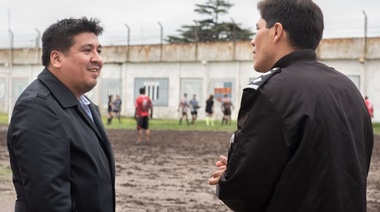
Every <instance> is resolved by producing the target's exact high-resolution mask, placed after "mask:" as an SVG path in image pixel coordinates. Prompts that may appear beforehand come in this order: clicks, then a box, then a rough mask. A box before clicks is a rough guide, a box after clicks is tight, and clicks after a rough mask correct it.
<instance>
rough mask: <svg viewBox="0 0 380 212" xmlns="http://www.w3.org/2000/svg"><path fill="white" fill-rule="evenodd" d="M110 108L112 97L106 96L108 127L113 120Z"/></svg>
mask: <svg viewBox="0 0 380 212" xmlns="http://www.w3.org/2000/svg"><path fill="white" fill-rule="evenodd" d="M112 106H113V96H112V95H108V103H107V112H108V118H107V124H108V125H110V124H111V123H112V118H113V113H112Z"/></svg>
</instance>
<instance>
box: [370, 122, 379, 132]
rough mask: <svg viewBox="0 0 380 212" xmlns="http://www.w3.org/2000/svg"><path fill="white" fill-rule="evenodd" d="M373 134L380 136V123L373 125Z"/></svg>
mask: <svg viewBox="0 0 380 212" xmlns="http://www.w3.org/2000/svg"><path fill="white" fill-rule="evenodd" d="M372 126H373V133H374V134H380V123H373V125H372Z"/></svg>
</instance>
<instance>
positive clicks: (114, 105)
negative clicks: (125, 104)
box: [112, 95, 122, 123]
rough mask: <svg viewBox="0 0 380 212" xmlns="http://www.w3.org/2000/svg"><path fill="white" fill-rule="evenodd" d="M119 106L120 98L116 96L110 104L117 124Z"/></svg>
mask: <svg viewBox="0 0 380 212" xmlns="http://www.w3.org/2000/svg"><path fill="white" fill-rule="evenodd" d="M121 104H122V101H121V99H120V96H119V95H116V98H115V100H114V101H113V102H112V112H113V114H114V115H115V117H116V118H117V119H118V120H119V123H120V122H121V120H120V111H121Z"/></svg>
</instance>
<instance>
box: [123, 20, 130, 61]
mask: <svg viewBox="0 0 380 212" xmlns="http://www.w3.org/2000/svg"><path fill="white" fill-rule="evenodd" d="M124 25H125V27H127V29H128V37H127V47H128V49H127V62H128V61H129V41H130V35H131V34H130V32H131V30H130V29H129V26H128V24H124Z"/></svg>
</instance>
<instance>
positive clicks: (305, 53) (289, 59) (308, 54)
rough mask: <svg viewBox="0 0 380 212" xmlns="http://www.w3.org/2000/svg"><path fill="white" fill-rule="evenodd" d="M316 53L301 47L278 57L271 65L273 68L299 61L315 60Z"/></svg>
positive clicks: (283, 66)
mask: <svg viewBox="0 0 380 212" xmlns="http://www.w3.org/2000/svg"><path fill="white" fill-rule="evenodd" d="M316 60H317V54H316V53H315V51H314V50H312V49H302V50H297V51H294V52H292V53H289V54H287V55H285V56H283V57H282V58H281V59H279V60H278V61H277V62H276V63H275V64H274V65H273V66H272V69H273V68H276V67H278V68H285V67H287V66H290V65H292V64H294V63H296V62H299V61H316Z"/></svg>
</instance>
